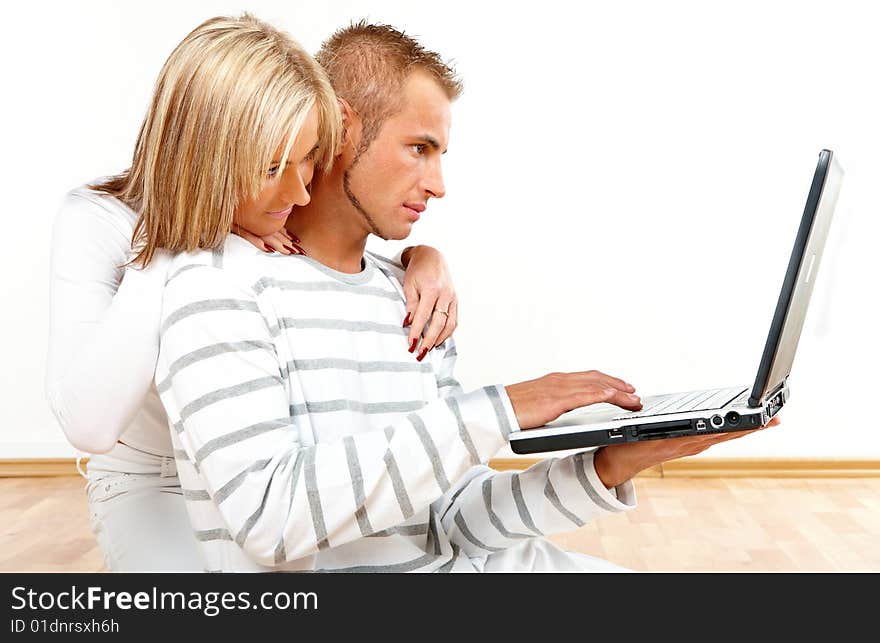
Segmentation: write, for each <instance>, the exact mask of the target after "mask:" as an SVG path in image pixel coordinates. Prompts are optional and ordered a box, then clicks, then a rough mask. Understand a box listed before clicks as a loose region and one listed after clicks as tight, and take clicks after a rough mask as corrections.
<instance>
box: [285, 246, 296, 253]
mask: <svg viewBox="0 0 880 643" xmlns="http://www.w3.org/2000/svg"><path fill="white" fill-rule="evenodd" d="M284 249H285V250H287V252H289V253H290V254H295V253H296V250H294V249H293V248H291V247H290V246H284Z"/></svg>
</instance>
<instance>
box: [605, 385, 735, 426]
mask: <svg viewBox="0 0 880 643" xmlns="http://www.w3.org/2000/svg"><path fill="white" fill-rule="evenodd" d="M747 393H748V388H745V387H742V386H738V387H736V388H716V389H711V390H704V391H688V392H686V393H669V394H666V395H653V396H651V397H646V398H644V399H643V400H642V410H641V411H636V412H634V413H626V414H624V415H620V416H619V417H616V418H614V419H615V420H627V419H630V418H640V417H646V416H653V415H667V414H669V413H687V412H689V411H704V410H707V409H720V408H721V407H723V406H725V405H727V404H729V403H730V402H733V401H734V400H736V399H737V398H739V397H741V396H742V395H744V394H747Z"/></svg>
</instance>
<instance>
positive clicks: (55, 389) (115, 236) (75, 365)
mask: <svg viewBox="0 0 880 643" xmlns="http://www.w3.org/2000/svg"><path fill="white" fill-rule="evenodd" d="M131 215H132V213H131V212H126V211H125V210H124V209H123V206H122V204H119V203H118V202H115V201H113V200H111V199H109V198H106V197H101V196H99V195H94V194H93V193H90V192H89V191H87V190H85V189H80V190H74V191H73V192H71V193H70V194H68V195H67V196H66V198H65V199H64V202H63V203H62V205H61V208H60V210H59V212H58V215H57V217H56V220H55V225H54V230H53V236H52V266H51V274H50V298H51V302H50V324H49V355H48V368H47V375H46V390H47V396H48V399H49V405H50V407H51V408H52V411H53V412H54V414H55V417H56V418H57V419H58V422H59V424H60V425H61V428H62V429H63V431H64V433H65V435H66V436H67V439H68V440H69V441H70V443H71V444H72V445H73V446H74V447H76V448H77V449H79V450H81V451H86V452H88V453H102V452H105V451H108V450H110V449H111V448H113V445H114V444H115V443H116V441H117V440H118V439H119V436H120V434H121V433H122V432H123V431H124V430H125V429H126V428H127V427H128V425H129V424H130V422H131V420H132V418H133V417H134V416H135V414H136V413H137V411H138V409H139V408H140V406H141V403H142V401H143V398H144V395H145V394H146V392H147V390H148V389H149V387H150V383H151V380H152V377H153V373H154V371H155V366H156V357H157V355H158V327H159V315H160V313H161V308H160V307H161V296H162V287H163V284H164V278H165V268H164V263H165V262H166V261H167V260H168V258H167V257H165V256H164V255H161V253H160V255H157V260H156V261H155V263H153V264H151V266H150V267H149V268H148V269H147V270H145V271H139V270H135V269H125V268H123V267H122V266H123V265H124V264H125V263H126V262H127V261H128V260H129V258H130V256H131V254H130V239H131V232H132V228H133V219H132V217H131ZM120 282H121V283H120Z"/></svg>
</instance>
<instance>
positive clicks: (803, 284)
mask: <svg viewBox="0 0 880 643" xmlns="http://www.w3.org/2000/svg"><path fill="white" fill-rule="evenodd" d="M842 180H843V169H842V168H841V167H840V164H839V163H838V162H837V159H836V158H835V157H834V154H833V153H832V152H830V151H829V150H822V151H821V152H820V153H819V164H818V166H817V167H816V173H815V174H814V175H813V183H812V185H811V186H810V193H809V195H808V196H807V205H806V207H805V208H804V214H803V217H801V223H800V227H799V228H798V231H797V237H796V238H795V242H794V249H793V250H792V252H791V259H789V262H788V269H787V270H786V272H785V281H783V283H782V291H781V292H780V293H779V301H778V302H777V304H776V312H775V313H774V315H773V322H772V323H771V324H770V333H769V334H768V335H767V343H766V344H765V346H764V353H763V355H762V356H761V364H760V366H759V367H758V375H757V377H756V378H755V384H754V386H753V387H752V393H751V397H750V398H749V406H753V407H756V406H760V404H761V403H762V402H763V401H764V400H765V398H766V396H768V395H771V394H773V393H775V392H776V391H777V390H778V389H779V388H780V387H781V386H782V385H783V384H784V383H785V380H786V378H787V377H788V375H789V374H790V373H791V365H792V362H793V361H794V354H795V351H797V346H798V341H799V340H800V337H801V330H802V329H803V327H804V318H805V317H806V315H807V306H808V305H809V303H810V295H811V294H812V292H813V284H814V283H816V273H817V272H818V270H819V262H820V260H821V258H822V250H823V248H824V247H825V239H826V237H827V236H828V228H829V226H830V225H831V217H832V215H833V214H834V206H835V204H836V203H837V195H838V193H839V191H840V184H841V181H842Z"/></svg>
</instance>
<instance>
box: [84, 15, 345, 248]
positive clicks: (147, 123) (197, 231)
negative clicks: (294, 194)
mask: <svg viewBox="0 0 880 643" xmlns="http://www.w3.org/2000/svg"><path fill="white" fill-rule="evenodd" d="M312 108H315V109H317V112H318V119H319V126H318V145H319V152H318V154H319V155H318V159H319V164H321V165H323V166H324V168H325V169H326V168H327V167H328V166H329V164H330V163H331V161H332V158H333V155H334V151H335V148H336V140H337V136H338V135H339V133H340V132H341V119H340V115H339V107H338V104H337V101H336V95H335V94H334V93H333V89H332V88H331V86H330V82H329V80H328V79H327V76H326V74H325V73H324V70H323V69H322V68H321V67H320V66H319V65H318V64H317V62H316V61H315V59H314V58H312V57H311V56H310V55H309V54H308V52H306V51H305V50H304V49H303V48H302V47H301V46H300V45H299V44H298V43H297V42H296V41H295V40H293V38H291V37H290V36H289V35H288V34H287V33H285V32H283V31H281V30H279V29H276V28H275V27H273V26H271V25H269V24H267V23H265V22H263V21H261V20H258V19H257V18H255V17H253V16H252V15H250V14H247V13H245V14H243V15H242V16H241V17H237V18H236V17H226V16H221V17H217V18H212V19H210V20H207V21H205V22H203V23H202V24H201V25H199V26H198V27H196V28H195V29H194V30H193V31H192V32H191V33H190V34H189V35H188V36H186V38H184V39H183V41H181V43H180V44H179V45H178V46H177V47H176V48H175V50H174V51H173V52H172V53H171V55H170V56H169V57H168V60H167V61H166V62H165V65H164V66H163V67H162V71H161V72H160V74H159V78H158V80H157V81H156V86H155V90H154V92H153V99H152V101H151V104H150V107H149V109H148V111H147V115H146V117H145V118H144V122H143V125H142V126H141V131H140V134H139V135H138V139H137V144H136V145H135V151H134V156H133V159H132V164H131V168H130V169H129V170H127V171H126V172H123V173H122V174H121V175H119V176H117V177H113V178H111V179H109V180H108V181H105V182H104V183H102V184H99V185H96V186H93V187H94V188H95V189H98V190H101V191H104V192H108V193H109V194H112V195H113V196H115V197H117V198H119V199H120V200H122V201H123V202H124V203H126V204H127V205H129V207H131V208H133V209H134V210H135V211H136V212H138V213H139V215H140V216H139V218H138V221H137V224H136V227H135V232H134V240H133V245H134V247H135V250H136V252H137V256H136V257H135V259H134V260H133V263H140V264H141V265H146V264H148V263H149V262H150V260H151V258H152V257H153V254H154V253H155V250H156V249H157V248H166V249H168V250H170V251H172V252H179V251H191V250H195V249H197V248H217V247H219V246H220V245H221V244H222V243H223V241H224V240H225V238H226V237H227V235H228V234H229V233H230V232H231V230H232V219H233V214H234V212H235V210H236V208H237V207H238V205H239V204H240V203H241V202H242V200H244V199H247V198H254V197H256V195H257V194H258V193H259V192H260V190H261V189H262V186H263V182H264V181H265V180H266V171H267V169H268V168H269V166H270V164H271V163H272V161H273V160H278V159H273V156H274V154H275V153H276V150H277V149H278V147H279V146H280V145H281V144H282V143H285V142H286V145H285V148H284V149H283V155H282V158H281V159H280V161H281V167H284V164H285V162H286V160H287V156H288V155H289V154H290V151H291V149H292V148H293V144H294V141H295V138H296V135H297V134H298V133H299V131H300V129H301V128H302V126H303V124H304V122H305V120H306V118H307V117H308V114H309V112H310V111H311V109H312Z"/></svg>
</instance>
